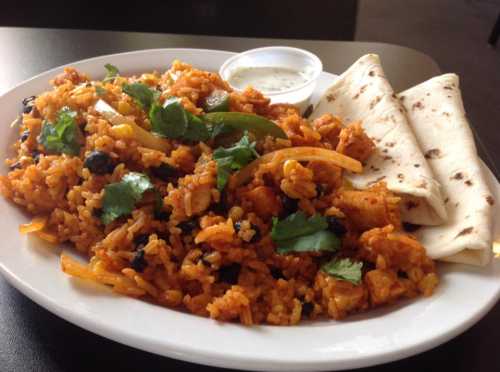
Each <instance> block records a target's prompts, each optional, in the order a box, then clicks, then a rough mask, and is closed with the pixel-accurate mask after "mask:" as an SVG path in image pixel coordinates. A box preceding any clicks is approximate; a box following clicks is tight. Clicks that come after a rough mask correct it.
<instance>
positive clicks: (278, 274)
mask: <svg viewBox="0 0 500 372" xmlns="http://www.w3.org/2000/svg"><path fill="white" fill-rule="evenodd" d="M270 271H271V276H272V277H273V278H274V279H276V280H278V279H286V278H285V276H284V275H283V271H281V269H279V268H277V267H271V269H270Z"/></svg>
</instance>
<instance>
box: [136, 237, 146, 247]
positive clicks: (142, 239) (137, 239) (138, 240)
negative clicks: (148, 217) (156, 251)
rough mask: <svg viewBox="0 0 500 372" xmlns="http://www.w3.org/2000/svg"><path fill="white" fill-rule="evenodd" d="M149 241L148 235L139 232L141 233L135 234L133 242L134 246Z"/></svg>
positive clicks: (143, 244)
mask: <svg viewBox="0 0 500 372" xmlns="http://www.w3.org/2000/svg"><path fill="white" fill-rule="evenodd" d="M148 242H149V235H148V234H141V235H137V236H136V237H135V238H134V244H135V246H136V247H139V246H141V245H142V246H145V245H146V244H148Z"/></svg>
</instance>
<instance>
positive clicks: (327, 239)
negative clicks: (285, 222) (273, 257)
mask: <svg viewBox="0 0 500 372" xmlns="http://www.w3.org/2000/svg"><path fill="white" fill-rule="evenodd" d="M277 244H278V249H277V252H278V253H279V254H287V253H291V252H323V251H330V252H335V251H336V250H338V249H339V248H340V240H339V238H337V235H335V234H334V233H332V232H330V231H328V230H321V231H316V232H314V233H312V234H309V235H304V236H299V237H297V238H292V239H286V240H280V241H278V243H277Z"/></svg>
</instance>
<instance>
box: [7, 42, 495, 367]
mask: <svg viewBox="0 0 500 372" xmlns="http://www.w3.org/2000/svg"><path fill="white" fill-rule="evenodd" d="M232 54H233V53H229V52H222V51H211V50H193V49H157V50H145V51H138V52H132V53H123V54H114V55H109V56H103V57H98V58H92V59H88V60H84V61H80V62H76V63H72V64H71V66H75V67H77V68H78V69H80V70H81V71H84V72H86V73H88V74H89V75H90V76H92V77H93V78H100V77H102V76H103V75H104V68H103V66H104V64H105V63H112V64H114V65H117V66H119V68H120V70H121V71H122V72H123V73H125V74H130V73H137V72H143V71H150V70H152V69H157V70H165V69H166V68H167V67H168V66H169V64H170V62H171V61H172V60H173V59H176V58H178V59H181V60H183V61H186V62H189V63H192V64H193V65H195V66H197V67H200V68H203V69H207V70H212V71H218V69H219V67H220V66H221V64H222V63H223V62H224V61H225V60H226V59H227V58H229V57H230V56H231V55H232ZM61 71H62V67H59V68H56V69H53V70H50V71H47V72H45V73H43V74H41V75H38V76H36V77H34V78H32V79H30V80H28V81H25V82H24V83H21V84H20V85H18V86H17V87H15V88H13V89H12V90H10V91H9V92H7V93H6V94H4V95H3V96H1V97H0V117H1V118H2V120H3V123H2V127H1V128H2V129H1V131H0V158H1V159H4V158H5V157H6V155H7V153H8V149H9V147H10V146H9V144H10V143H12V142H13V141H14V140H15V138H16V130H15V129H12V128H10V127H9V123H10V121H11V120H13V119H14V118H15V117H16V116H17V114H18V113H19V110H20V102H21V100H22V99H23V98H24V97H27V96H30V95H33V94H37V93H40V92H42V91H43V90H46V89H48V88H49V85H48V80H49V79H51V78H52V77H54V76H55V75H56V74H57V73H59V72H61ZM333 79H334V76H333V75H331V74H328V73H323V74H322V76H321V79H320V82H319V84H318V87H317V89H316V91H315V96H314V98H313V99H317V98H318V96H319V95H320V93H321V92H322V91H323V90H324V89H325V88H326V87H327V86H328V85H329V84H330V83H331V82H332V80H333ZM6 171H7V169H6V168H5V166H4V169H3V170H2V173H3V174H5V173H6ZM487 173H488V178H489V182H490V186H491V188H492V190H493V191H494V196H495V198H496V200H500V192H499V190H500V186H499V185H498V183H497V181H496V180H495V179H494V177H493V176H492V174H491V172H489V171H488V172H487ZM0 211H1V214H2V216H3V217H4V218H3V223H2V224H1V225H0V234H1V236H2V240H3V243H2V245H1V247H0V269H1V270H0V271H1V272H2V274H3V275H4V276H5V277H6V278H7V280H8V281H9V282H10V283H11V284H12V285H14V286H15V287H16V288H17V289H19V290H20V291H21V292H23V293H24V294H25V295H26V296H28V297H29V298H31V299H32V300H33V301H35V302H36V303H38V304H40V305H41V306H43V307H45V308H46V309H48V310H49V311H51V312H53V313H55V314H57V315H59V316H60V317H62V318H64V319H66V320H68V321H69V322H72V323H74V324H76V325H79V326H80V327H82V328H85V329H87V330H89V331H92V332H94V333H96V334H98V335H101V336H104V337H107V338H109V339H112V340H115V341H118V342H121V343H123V344H126V345H130V346H133V347H136V348H138V349H142V350H146V351H150V352H153V353H156V354H161V355H165V356H168V357H172V358H177V359H182V360H186V361H190V362H195V363H200V364H207V365H214V366H221V367H229V368H240V369H252V370H256V369H260V370H264V369H265V370H276V371H277V370H283V371H299V370H300V371H304V370H340V369H347V368H357V367H364V366H369V365H374V364H379V363H385V362H389V361H393V360H396V359H401V358H404V357H407V356H410V355H413V354H417V353H419V352H422V351H425V350H427V349H430V348H432V347H435V346H436V345H439V344H441V343H443V342H445V341H447V340H449V339H451V338H452V337H454V336H456V335H458V334H459V333H461V332H463V331H464V330H466V329H467V328H469V327H470V326H472V325H473V324H474V323H475V322H477V321H478V320H479V319H480V318H481V317H482V316H484V315H485V314H486V312H487V311H488V310H490V309H491V307H492V306H493V305H494V304H495V303H496V302H497V299H498V297H499V291H500V280H499V277H500V263H499V262H498V261H497V260H495V261H494V262H493V263H492V264H491V265H490V266H489V267H487V268H482V269H479V268H473V267H469V266H463V265H457V264H446V265H445V264H443V265H440V274H441V284H440V286H439V287H438V289H437V291H436V293H435V294H434V295H433V296H432V297H430V298H419V299H416V300H414V301H408V302H404V303H399V304H398V305H395V306H392V307H390V308H384V309H379V310H375V311H371V312H368V313H365V314H360V315H356V316H354V317H351V318H349V319H348V320H345V321H341V322H336V321H326V320H325V321H319V322H312V323H308V324H302V325H300V326H295V327H274V326H258V327H257V326H256V327H243V326H240V325H237V324H223V323H218V322H215V321H213V320H210V319H205V318H202V317H198V316H194V315H190V314H187V313H182V312H179V311H173V310H169V309H166V308H164V307H160V306H156V305H153V304H150V303H147V302H144V301H139V300H134V299H132V298H127V297H122V296H118V295H116V294H114V293H112V292H111V291H110V290H109V289H107V288H105V287H102V286H98V285H95V284H93V283H88V282H84V281H81V280H78V279H73V278H69V277H68V276H66V275H65V274H64V273H62V272H61V270H60V269H59V254H60V251H61V249H57V250H54V248H50V247H46V246H44V245H43V243H41V242H40V241H35V240H30V239H28V238H27V237H26V236H22V235H20V234H19V233H18V226H19V224H20V223H24V222H26V221H27V220H28V216H27V215H25V214H24V213H23V212H22V211H21V210H20V209H18V208H16V207H15V206H14V205H12V204H11V203H9V202H7V201H6V200H4V199H3V198H0ZM498 217H499V213H498V208H497V213H496V221H497V222H498V221H499V220H500V219H499V218H498ZM497 225H498V224H497ZM496 231H498V226H497V229H496Z"/></svg>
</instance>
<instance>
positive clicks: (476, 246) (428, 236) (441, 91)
mask: <svg viewBox="0 0 500 372" xmlns="http://www.w3.org/2000/svg"><path fill="white" fill-rule="evenodd" d="M398 97H399V99H400V101H401V102H402V104H403V106H404V107H405V109H406V111H407V117H408V119H409V123H410V125H411V127H412V129H413V132H414V133H415V136H416V137H417V141H418V143H419V145H420V148H421V149H422V151H423V152H424V154H425V157H426V158H427V160H428V162H429V164H430V166H431V168H432V170H433V171H434V175H435V176H436V179H437V180H438V181H439V182H440V183H441V186H442V190H443V196H444V198H445V199H444V200H445V205H446V209H447V213H448V221H447V222H446V223H445V224H443V225H440V226H432V227H429V226H425V227H421V228H420V229H419V230H417V231H416V232H415V235H416V236H417V237H418V239H419V241H420V242H421V243H422V244H423V245H424V247H425V248H426V249H427V253H428V254H429V256H430V257H432V258H439V259H442V260H446V261H452V262H460V263H467V264H475V265H485V264H487V263H488V262H489V261H490V259H491V244H492V243H491V234H492V229H491V224H492V222H491V220H492V209H493V204H494V203H495V200H494V198H493V196H492V193H491V192H490V190H489V189H488V185H487V183H486V179H485V176H484V175H483V172H482V168H481V163H480V160H479V157H478V155H477V151H476V146H475V144H474V136H473V135H472V132H471V130H470V127H469V123H468V122H467V118H466V116H465V111H464V107H463V103H462V97H461V94H460V89H459V79H458V76H457V75H455V74H445V75H441V76H438V77H435V78H433V79H430V80H428V81H426V82H424V83H421V84H419V85H417V86H415V87H413V88H410V89H408V90H406V91H404V92H402V93H400V94H399V95H398Z"/></svg>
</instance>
